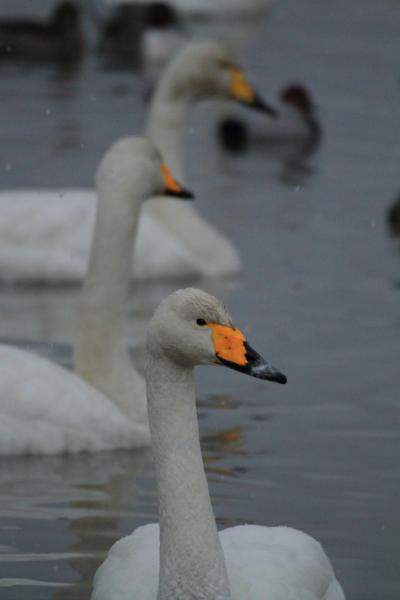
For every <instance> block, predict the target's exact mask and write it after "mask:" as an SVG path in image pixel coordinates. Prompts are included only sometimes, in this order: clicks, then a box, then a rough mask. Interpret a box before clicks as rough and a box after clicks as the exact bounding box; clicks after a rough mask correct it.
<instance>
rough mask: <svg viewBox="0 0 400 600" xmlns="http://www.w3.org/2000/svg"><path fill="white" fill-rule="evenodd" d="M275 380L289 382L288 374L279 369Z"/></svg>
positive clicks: (283, 382)
mask: <svg viewBox="0 0 400 600" xmlns="http://www.w3.org/2000/svg"><path fill="white" fill-rule="evenodd" d="M274 381H276V383H282V384H285V383H287V377H286V375H284V374H283V373H280V372H279V371H278V372H277V374H276V376H275V379H274Z"/></svg>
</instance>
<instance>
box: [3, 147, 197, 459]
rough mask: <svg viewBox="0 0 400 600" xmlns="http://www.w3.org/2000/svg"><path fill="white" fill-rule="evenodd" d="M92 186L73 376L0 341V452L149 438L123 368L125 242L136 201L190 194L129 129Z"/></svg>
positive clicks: (131, 373)
mask: <svg viewBox="0 0 400 600" xmlns="http://www.w3.org/2000/svg"><path fill="white" fill-rule="evenodd" d="M96 187H97V192H98V196H99V199H98V211H97V217H96V226H95V233H94V237H93V243H92V251H91V256H90V261H89V266H88V272H87V276H86V278H85V282H84V286H83V292H82V300H81V304H80V307H79V310H78V319H77V332H76V340H75V347H74V362H75V373H73V372H70V371H68V370H66V369H64V368H62V367H60V366H58V365H57V364H55V363H53V362H51V361H50V360H47V359H45V358H42V357H40V356H38V355H36V354H34V353H33V352H28V351H26V350H23V349H20V348H16V347H13V346H10V345H6V344H1V345H0V417H1V418H0V454H2V455H5V454H60V453H76V452H82V451H87V452H94V451H100V450H111V449H115V448H136V447H141V446H146V445H148V444H149V442H150V434H149V427H148V419H147V410H146V397H145V385H144V381H143V378H142V377H141V376H140V375H139V374H138V373H137V372H136V370H135V369H134V367H133V366H132V365H131V361H130V358H129V355H128V349H127V346H126V341H125V338H124V324H125V323H124V317H125V311H126V303H127V296H128V284H129V280H130V269H131V257H132V246H133V243H134V238H135V232H136V228H137V222H138V218H139V213H140V207H141V204H142V202H143V201H145V200H146V199H147V198H149V197H150V196H155V195H157V194H163V195H164V196H165V195H166V194H170V195H172V196H175V197H182V198H188V197H190V196H191V194H190V193H189V192H188V191H187V190H185V189H184V188H182V187H181V186H180V185H179V184H178V183H177V181H176V180H175V179H174V178H173V176H172V175H171V172H170V171H169V170H168V167H167V166H166V165H165V163H163V162H162V160H161V157H160V153H159V152H158V150H156V148H155V147H154V145H153V144H152V143H151V142H150V141H149V140H147V139H145V138H140V137H132V136H131V137H127V138H122V139H120V140H118V141H117V142H115V143H114V144H113V145H112V146H111V148H110V149H109V150H108V151H107V152H106V154H105V156H104V157H103V159H102V160H101V162H100V164H99V167H98V170H97V175H96ZM164 196H163V197H164ZM166 201H167V200H166Z"/></svg>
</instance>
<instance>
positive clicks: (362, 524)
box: [0, 0, 400, 600]
mask: <svg viewBox="0 0 400 600" xmlns="http://www.w3.org/2000/svg"><path fill="white" fill-rule="evenodd" d="M399 32H400V4H399V3H398V1H397V0H381V1H380V2H376V1H374V0H346V1H345V0H336V2H334V3H333V2H320V1H319V0H296V1H294V0H292V1H289V0H287V1H284V0H281V2H278V3H277V4H276V8H275V11H274V12H273V14H272V15H271V16H270V18H269V19H266V20H265V21H263V22H262V23H259V26H258V28H257V30H255V31H254V34H253V35H251V36H250V37H249V39H248V40H247V43H246V46H245V47H244V49H243V53H242V55H241V62H242V63H243V64H244V65H245V66H246V68H247V70H248V72H249V73H250V75H251V79H252V80H253V81H256V82H257V83H258V87H259V88H260V91H261V92H262V93H263V94H264V95H266V96H268V97H269V98H272V97H273V96H274V93H275V92H276V91H277V90H279V88H280V87H281V86H282V85H284V84H285V83H288V82H292V81H300V82H302V83H304V84H305V85H307V86H308V88H309V89H310V90H312V94H313V97H314V99H315V103H316V104H317V106H318V117H319V120H320V122H321V125H322V128H323V135H322V138H321V142H320V145H319V147H318V148H316V151H315V153H314V154H312V155H310V156H304V157H300V159H301V160H298V157H297V158H296V160H293V156H294V155H293V150H291V149H288V148H284V149H283V150H282V149H281V151H279V152H278V151H277V149H276V148H274V149H273V150H271V148H269V146H268V144H267V143H266V142H265V143H263V142H262V141H260V140H258V141H257V142H256V143H254V144H250V147H249V149H248V152H247V153H246V154H243V155H237V156H231V155H229V154H228V153H226V152H224V151H222V150H221V149H219V147H218V145H217V143H216V140H215V136H214V135H213V131H212V127H211V126H208V125H207V122H208V121H207V117H208V114H207V110H208V109H207V107H205V106H204V107H202V108H201V109H199V110H196V111H195V113H194V114H193V116H192V119H191V125H190V128H189V134H188V139H187V140H186V142H187V156H186V159H187V161H186V162H187V171H188V176H187V181H186V183H187V185H190V187H191V188H192V189H193V190H195V191H196V192H197V195H198V198H197V207H198V209H199V210H200V211H201V212H202V213H203V214H205V215H206V216H207V217H208V218H209V219H210V220H211V221H212V222H214V223H216V224H217V225H218V227H220V228H221V230H223V231H224V232H225V233H226V234H227V235H229V236H230V237H231V238H232V239H233V240H234V241H235V243H236V244H237V246H238V248H239V249H240V252H241V255H242V257H243V273H242V275H241V277H239V278H237V279H235V280H234V281H222V280H221V281H216V282H211V281H197V282H189V283H190V284H192V283H195V285H198V286H199V287H203V288H205V289H207V290H209V291H211V292H213V293H215V294H218V295H219V296H221V297H222V298H223V299H224V300H225V301H226V303H227V305H228V306H229V308H230V310H231V312H232V313H233V315H234V317H235V319H236V322H237V323H238V325H240V326H241V328H242V329H243V330H244V331H245V332H246V333H247V335H248V338H249V341H250V343H251V344H252V346H253V347H255V348H256V349H257V350H259V351H260V353H262V354H263V355H264V356H265V357H266V358H268V359H269V360H270V361H271V362H272V363H273V364H275V365H276V366H277V367H278V368H280V369H281V370H282V371H283V372H284V373H285V374H286V375H287V376H288V384H287V385H286V386H274V385H273V384H265V383H264V382H260V381H257V380H253V379H250V378H246V377H244V376H242V375H240V374H237V373H234V372H232V371H227V370H223V369H213V368H211V367H209V368H201V369H198V372H197V390H198V391H197V393H198V399H199V402H198V404H199V409H198V410H199V419H200V433H201V439H202V445H203V452H204V459H205V463H206V469H207V474H208V478H209V483H210V490H211V496H212V500H213V506H214V510H215V514H216V517H217V521H218V525H219V526H220V527H226V526H231V525H235V524H238V523H259V524H263V525H277V524H285V525H289V526H291V527H296V528H299V529H302V530H304V531H306V532H308V533H309V534H311V535H313V536H314V537H316V538H317V539H318V540H319V541H320V542H321V543H322V544H323V546H324V548H325V550H326V551H327V553H328V555H329V556H330V558H331V560H332V563H333V565H334V568H335V571H336V574H337V576H338V578H339V580H340V581H341V583H342V585H343V588H344V590H345V592H346V595H347V598H348V599H350V600H378V599H379V600H398V599H399V598H400V559H399V556H400V511H399V506H400V493H399V484H400V475H399V468H398V457H399V451H400V406H399V405H400V394H399V386H400V377H399V375H400V369H399V363H400V308H399V307H400V304H399V301H400V274H399V273H400V271H399V269H400V252H399V250H400V245H399V242H398V240H396V239H393V238H391V237H390V236H389V234H388V229H387V225H386V215H387V211H388V209H389V208H390V206H391V205H392V203H393V202H394V201H395V200H396V197H397V196H398V192H399V188H400V128H399V123H400V62H399V56H400V36H399ZM145 87H146V86H145V83H144V80H143V77H142V76H141V75H140V74H135V73H132V72H129V71H127V70H125V71H124V70H119V71H113V72H110V71H107V70H105V69H103V68H102V66H101V64H100V62H99V61H98V60H97V59H96V58H95V56H94V54H93V55H89V56H88V57H87V58H86V59H85V60H84V61H83V62H82V63H80V64H79V65H75V66H74V68H73V69H68V70H64V69H60V68H58V67H57V66H56V65H52V66H49V65H48V66H45V65H35V66H32V65H28V66H27V65H15V64H11V65H9V64H7V65H4V64H3V65H1V66H0V103H1V107H2V110H1V113H0V139H1V144H0V186H1V188H2V189H7V188H21V187H57V186H60V187H62V186H91V185H92V180H93V173H94V170H95V166H96V163H97V161H98V159H99V157H100V156H101V154H102V152H103V151H104V150H105V148H106V147H107V145H108V144H109V143H111V142H112V141H113V140H114V139H115V138H117V137H118V136H120V135H125V134H126V133H129V132H132V133H134V132H140V131H141V130H142V127H143V122H144V116H145V104H144V101H143V97H144V94H145V91H146V90H145ZM241 114H242V115H243V116H244V113H241ZM246 118H248V119H249V120H251V119H252V117H251V115H248V116H247V117H246ZM257 123H258V124H260V120H257ZM267 126H268V123H266V124H265V130H266V131H267ZM186 283H187V282H186ZM178 285H179V284H178V283H176V282H172V283H168V284H154V285H150V284H148V285H136V286H134V287H133V288H132V304H131V311H130V321H129V332H130V334H131V339H132V346H133V350H134V359H135V362H136V364H138V366H139V368H140V367H142V365H143V352H144V350H143V340H144V333H145V327H146V322H147V320H148V318H149V317H150V316H151V313H152V311H153V309H154V308H155V306H156V305H157V304H158V302H159V301H160V300H161V298H162V297H164V296H165V295H166V294H167V293H169V292H170V291H171V290H172V289H174V288H176V287H177V286H178ZM78 297H79V289H75V288H57V287H52V288H47V287H45V286H43V287H13V286H3V287H2V288H1V289H0V307H1V313H0V314H1V319H0V337H1V339H3V340H6V341H8V342H12V343H19V344H23V345H25V346H27V347H29V348H31V349H32V350H33V351H38V352H41V353H44V354H45V355H47V356H49V357H51V358H52V359H53V360H58V361H60V362H61V363H63V364H65V365H67V366H69V365H70V363H71V354H70V346H69V345H70V343H71V339H72V335H73V327H74V311H75V308H76V302H77V299H78ZM54 401H55V402H56V401H57V398H56V397H55V398H54ZM156 519H157V499H156V492H155V481H154V471H153V465H152V461H151V453H150V451H148V450H143V451H140V452H127V451H117V452H109V453H99V454H96V455H92V456H90V455H86V454H82V455H78V456H60V457H45V458H43V457H13V458H11V457H3V458H0V577H1V579H0V598H1V599H4V600H25V599H28V598H29V600H36V599H40V600H50V599H52V600H59V599H62V598H65V599H66V598H68V600H78V599H80V600H81V599H87V598H88V597H89V595H90V590H91V583H92V578H93V574H94V572H95V570H96V568H97V566H98V565H99V564H100V562H101V561H102V560H103V558H104V556H105V554H106V552H107V550H108V549H109V547H110V546H111V545H112V543H113V542H114V541H115V540H117V539H118V538H120V537H121V536H123V535H126V534H128V533H130V532H131V531H132V530H133V529H134V528H135V527H137V526H138V525H142V524H145V523H148V522H153V521H155V520H156Z"/></svg>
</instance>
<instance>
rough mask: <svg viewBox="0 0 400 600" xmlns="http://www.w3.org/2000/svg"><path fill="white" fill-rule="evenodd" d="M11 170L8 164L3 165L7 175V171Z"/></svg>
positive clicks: (10, 165)
mask: <svg viewBox="0 0 400 600" xmlns="http://www.w3.org/2000/svg"><path fill="white" fill-rule="evenodd" d="M11 169H12V164H11V163H9V162H6V163H5V165H4V170H5V171H7V173H8V172H9V171H11Z"/></svg>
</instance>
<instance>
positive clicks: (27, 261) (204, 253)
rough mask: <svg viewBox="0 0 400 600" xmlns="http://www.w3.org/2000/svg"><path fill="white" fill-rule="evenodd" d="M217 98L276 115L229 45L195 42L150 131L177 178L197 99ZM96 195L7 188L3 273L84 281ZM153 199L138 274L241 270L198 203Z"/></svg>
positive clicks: (159, 101)
mask: <svg viewBox="0 0 400 600" xmlns="http://www.w3.org/2000/svg"><path fill="white" fill-rule="evenodd" d="M210 96H218V97H225V98H231V99H232V100H236V101H238V102H240V103H242V104H245V105H247V106H250V107H252V108H254V109H257V110H262V111H266V112H269V113H272V114H274V112H273V109H272V108H271V107H269V106H268V105H266V104H265V103H264V102H263V101H262V100H261V98H260V97H259V96H258V95H257V93H256V92H255V91H254V89H253V88H252V87H251V85H250V84H249V83H248V82H247V80H246V78H245V76H244V74H243V72H242V71H241V70H240V69H239V68H238V67H237V66H236V65H235V63H234V62H233V61H232V57H231V56H230V54H229V52H228V51H227V50H226V49H225V48H224V47H223V46H221V45H219V44H218V43H214V42H198V43H193V44H191V45H190V46H188V47H187V48H185V49H184V50H182V52H181V53H179V55H178V56H177V57H176V58H175V59H174V61H173V62H172V63H171V65H170V66H169V67H168V69H167V70H166V72H165V74H164V76H163V77H162V79H161V81H160V84H159V87H158V89H157V92H156V94H155V97H154V100H153V102H152V104H151V107H150V111H149V117H148V123H147V127H146V132H147V136H148V137H149V138H150V139H151V141H152V142H153V143H154V144H155V145H156V147H157V148H159V149H160V151H161V153H162V155H163V156H164V159H165V160H166V162H167V163H168V164H169V165H170V166H171V168H172V170H173V171H174V172H175V170H177V172H176V175H177V176H178V177H180V175H179V173H181V174H182V165H181V143H182V136H183V131H184V125H185V118H186V115H187V112H188V110H189V108H190V107H191V106H192V105H193V103H194V102H196V101H197V100H200V99H203V98H208V97H210ZM178 171H179V173H178ZM181 179H182V178H181ZM95 198H96V197H95V193H94V191H92V190H90V189H69V190H68V189H66V190H29V189H27V190H15V191H13V190H8V191H3V192H2V193H1V194H0V278H1V279H3V280H7V281H43V282H78V281H80V280H81V279H83V276H84V273H85V272H86V266H87V261H88V255H89V247H90V238H91V232H92V230H93V224H94V217H95ZM154 202H155V205H154V206H153V208H152V209H150V210H149V211H148V212H145V213H144V214H143V215H142V219H141V223H140V228H139V232H138V239H137V244H136V254H135V261H134V275H135V276H136V278H139V279H154V278H160V277H161V278H168V277H175V278H176V277H189V276H203V275H206V276H208V275H209V276H220V275H223V274H230V273H235V272H237V271H238V270H239V268H240V260H239V257H238V254H237V251H236V249H235V248H234V247H233V245H232V244H231V242H230V241H228V240H227V239H226V238H225V237H224V236H223V235H222V234H221V233H220V232H218V231H217V230H216V229H215V228H214V227H212V226H211V225H210V224H209V223H207V222H206V221H205V220H204V219H203V218H202V217H200V215H198V214H197V213H195V212H194V211H193V210H192V209H191V208H189V210H186V209H184V210H180V208H179V206H171V210H170V211H168V210H167V211H165V207H164V208H163V202H162V200H161V201H160V200H158V201H157V200H155V201H154ZM181 204H182V203H181ZM186 208H187V207H186ZM155 231H157V237H155ZM154 239H157V249H156V251H155V245H154Z"/></svg>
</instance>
